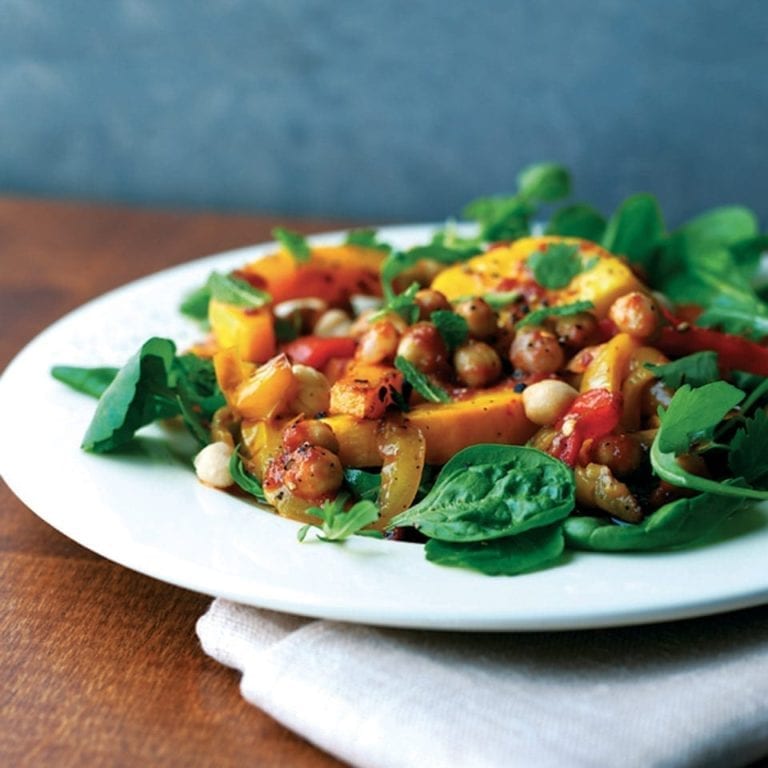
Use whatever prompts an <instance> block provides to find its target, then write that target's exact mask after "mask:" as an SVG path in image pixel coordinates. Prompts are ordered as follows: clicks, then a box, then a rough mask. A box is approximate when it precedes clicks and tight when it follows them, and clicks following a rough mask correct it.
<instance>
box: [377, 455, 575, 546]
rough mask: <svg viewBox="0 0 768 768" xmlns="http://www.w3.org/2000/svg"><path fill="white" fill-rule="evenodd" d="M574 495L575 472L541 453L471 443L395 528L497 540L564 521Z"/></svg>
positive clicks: (446, 538) (443, 538)
mask: <svg viewBox="0 0 768 768" xmlns="http://www.w3.org/2000/svg"><path fill="white" fill-rule="evenodd" d="M574 494H575V490H574V480H573V474H572V472H571V470H570V469H569V468H568V467H567V466H566V465H565V464H563V463H562V462H561V461H558V460H557V459H555V458H553V457H551V456H549V455H548V454H546V453H543V452H542V451H539V450H537V449H535V448H528V447H524V446H518V445H486V444H480V445H473V446H470V447H469V448H465V449H463V450H461V451H459V452H458V453H457V454H456V455H455V456H453V457H452V458H451V459H450V460H449V461H448V463H447V464H446V465H445V466H444V467H443V469H442V470H441V472H440V474H439V475H438V477H437V480H436V481H435V484H434V486H433V487H432V490H431V491H430V492H429V493H428V494H427V495H426V496H425V497H424V499H422V500H421V501H420V502H419V503H417V504H415V505H414V506H413V507H411V508H410V509H407V510H406V511H405V512H403V513H401V514H400V515H397V516H396V517H395V518H394V519H393V521H392V527H396V526H402V525H412V526H415V527H416V528H418V529H419V530H420V531H421V532H422V533H424V534H425V535H427V536H429V537H430V538H433V539H440V540H441V541H464V542H467V541H481V540H483V539H497V538H501V537H503V536H512V535H515V534H518V533H522V532H523V531H526V530H528V529H530V528H538V527H541V526H545V525H549V524H550V523H554V522H557V521H558V520H562V519H563V518H564V517H566V516H567V515H568V514H569V513H570V511H571V510H572V509H573V506H574Z"/></svg>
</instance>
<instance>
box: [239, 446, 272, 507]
mask: <svg viewBox="0 0 768 768" xmlns="http://www.w3.org/2000/svg"><path fill="white" fill-rule="evenodd" d="M229 474H230V475H232V479H233V480H234V481H235V483H236V485H237V486H238V487H239V488H242V490H244V491H245V492H246V493H248V494H250V495H251V496H253V497H254V498H255V499H256V501H259V502H261V503H262V504H267V503H269V502H268V501H267V497H266V496H265V495H264V488H263V486H262V485H261V483H260V482H259V480H258V478H256V477H254V476H253V475H252V474H251V473H250V472H248V471H247V470H246V468H245V465H244V464H243V457H242V456H241V455H240V453H239V452H238V450H237V449H235V450H234V451H233V452H232V456H231V457H230V459H229Z"/></svg>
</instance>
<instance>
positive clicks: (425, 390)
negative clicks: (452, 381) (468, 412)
mask: <svg viewBox="0 0 768 768" xmlns="http://www.w3.org/2000/svg"><path fill="white" fill-rule="evenodd" d="M395 367H396V368H397V369H398V370H399V371H400V372H401V373H402V374H403V376H405V380H406V381H407V382H408V383H409V384H410V385H411V386H412V387H413V388H414V389H415V390H416V391H417V392H418V393H419V394H420V395H421V396H422V397H423V398H424V399H425V400H427V401H429V402H430V403H450V402H451V396H450V395H449V394H448V393H447V392H446V391H445V390H444V389H443V388H442V387H441V386H439V385H437V384H435V383H434V382H432V381H430V379H429V378H428V377H427V376H425V375H424V374H423V373H422V372H421V371H420V370H419V369H418V368H416V366H415V365H413V363H411V362H409V361H408V360H406V359H405V358H404V357H402V356H400V355H398V356H397V357H396V358H395Z"/></svg>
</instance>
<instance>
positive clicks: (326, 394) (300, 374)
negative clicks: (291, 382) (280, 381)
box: [288, 363, 331, 415]
mask: <svg viewBox="0 0 768 768" xmlns="http://www.w3.org/2000/svg"><path fill="white" fill-rule="evenodd" d="M291 371H292V373H293V375H294V378H295V379H296V383H297V384H298V390H297V392H296V394H295V395H294V397H293V399H292V400H291V402H290V403H289V406H288V407H289V408H290V410H291V411H292V412H293V413H306V414H311V415H314V414H316V413H320V412H321V411H327V410H328V406H329V405H330V404H331V385H330V384H329V383H328V379H326V378H325V376H323V374H322V373H320V371H318V370H315V369H314V368H311V367H310V366H308V365H301V364H299V363H295V364H294V365H292V366H291Z"/></svg>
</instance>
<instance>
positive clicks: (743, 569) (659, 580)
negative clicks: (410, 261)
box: [0, 227, 768, 630]
mask: <svg viewBox="0 0 768 768" xmlns="http://www.w3.org/2000/svg"><path fill="white" fill-rule="evenodd" d="M382 234H383V237H384V238H385V239H386V240H388V241H390V242H394V243H395V244H397V245H400V246H407V245H409V244H413V243H415V242H423V241H424V240H425V239H426V238H427V237H428V235H429V229H428V228H425V227H399V228H392V229H388V230H386V231H384V232H383V233H382ZM338 238H339V235H328V236H322V237H319V238H316V239H314V242H334V241H337V240H338ZM268 249H269V246H259V247H253V248H245V249H241V250H238V251H232V252H229V253H225V254H221V255H219V256H212V257H209V258H207V259H202V260H199V261H196V262H193V263H190V264H188V265H184V266H181V267H177V268H174V269H170V270H167V271H164V272H160V273H158V274H156V275H153V276H151V277H147V278H144V279H142V280H139V281H137V282H134V283H131V284H130V285H127V286H125V287H123V288H121V289H118V290H116V291H113V292H111V293H109V294H107V295H105V296H102V297H101V298H99V299H96V300H95V301H92V302H90V303H89V304H87V305H85V306H83V307H81V308H80V309H78V310H76V311H75V312H72V313H71V314H69V315H67V316H66V317H65V318H63V319H62V320H60V321H58V322H57V323H55V324H54V325H52V326H51V327H50V328H48V329H47V330H46V331H45V332H44V333H42V334H41V335H40V336H38V337H37V338H36V339H35V340H34V341H33V342H32V343H31V344H29V346H27V347H26V348H25V349H24V350H23V351H22V352H21V353H20V354H19V355H18V357H17V358H16V359H15V360H14V361H13V362H12V363H11V365H10V366H9V367H8V369H7V371H6V373H5V375H4V376H3V378H2V380H1V381H0V402H2V403H3V406H4V409H5V413H4V415H3V429H2V437H3V439H2V445H1V449H0V466H1V467H2V470H3V473H4V476H5V479H6V481H7V483H8V484H9V485H10V487H11V488H12V489H13V490H14V491H15V493H16V494H17V495H18V496H19V497H20V498H21V499H22V500H23V501H24V502H25V503H26V504H27V505H28V506H29V507H30V508H31V509H32V510H34V511H35V512H36V513H37V514H38V515H39V516H40V517H42V518H43V519H44V520H46V521H47V522H48V523H50V524H51V525H52V526H54V527H55V528H57V529H58V530H60V531H61V532H62V533H64V534H66V535H67V536H69V537H71V538H72V539H74V540H75V541H78V542H80V543H81V544H83V545H84V546H86V547H88V548H89V549H92V550H93V551H95V552H98V553H99V554H101V555H104V556H105V557H108V558H110V559H111V560H114V561H116V562H118V563H122V564H123V565H126V566H128V567H130V568H133V569H135V570H137V571H140V572H142V573H146V574H148V575H150V576H154V577H156V578H159V579H162V580H163V581H167V582H170V583H172V584H178V585H180V586H183V587H188V588H190V589H194V590H197V591H200V592H203V593H206V594H209V595H219V596H223V597H227V598H231V599H233V600H238V601H241V602H243V603H248V604H252V605H257V606H262V607H266V608H273V609H277V610H280V611H286V612H291V613H297V614H302V615H307V616H318V617H324V618H330V619H340V620H343V621H353V622H361V623H370V624H380V625H389V626H399V627H421V628H429V629H459V630H550V629H573V628H586V627H600V626H612V625H621V624H633V623H644V622H651V621H661V620H666V619H676V618H684V617H690V616H697V615H703V614H709V613H717V612H720V611H725V610H729V609H735V608H741V607H746V606H751V605H757V604H760V603H763V602H766V601H768V568H766V567H765V562H766V553H768V505H766V504H763V505H762V507H761V508H760V509H759V510H756V511H755V512H753V513H750V514H748V515H744V516H742V517H741V518H740V520H739V521H738V522H736V523H733V524H732V525H731V526H730V528H729V529H728V530H727V531H725V532H724V535H722V536H721V537H720V539H719V540H718V541H717V542H714V543H711V544H709V545H707V546H700V547H697V548H694V549H690V550H687V551H682V552H672V553H649V554H616V555H601V554H591V553H574V554H571V555H569V556H568V558H567V559H566V560H565V561H564V562H563V563H562V565H559V566H558V567H554V568H549V569H546V570H542V571H539V572H536V573H532V574H528V575H523V576H515V577H511V578H508V577H496V578H491V577H488V576H483V575H480V574H475V573H472V572H470V571H463V570H460V569H453V568H445V567H438V566H435V565H432V564H430V563H428V562H426V560H425V559H424V555H423V549H422V547H421V546H420V545H416V544H404V543H395V542H387V541H379V540H373V539H364V538H355V539H354V540H350V541H348V542H347V543H346V544H344V545H330V544H323V543H320V542H316V541H312V542H310V543H304V544H299V543H298V542H297V541H296V530H297V527H298V526H297V524H295V523H293V522H291V521H288V520H283V519H280V518H278V517H276V516H275V515H274V514H272V513H270V512H267V511H264V510H262V509H259V508H258V507H256V506H254V505H251V504H249V503H247V502H244V501H242V500H239V499H236V498H233V497H230V496H228V495H226V494H225V493H222V492H218V491H214V490H210V489H208V488H205V487H203V486H201V485H200V484H199V483H198V482H197V481H196V480H195V477H194V474H193V471H192V469H191V466H190V465H189V463H188V460H187V457H188V455H189V450H190V446H189V444H188V443H187V442H186V441H185V440H183V439H179V440H173V441H171V443H170V444H169V443H168V441H167V439H166V438H167V435H164V434H163V433H162V432H160V431H159V430H156V429H155V428H148V429H147V430H146V431H145V432H142V437H141V438H140V439H139V440H137V444H136V448H135V449H134V450H132V451H131V452H130V453H129V454H127V455H121V456H93V455H89V454H86V453H84V452H82V451H81V450H80V448H79V444H80V440H81V437H82V435H83V434H84V432H85V429H86V426H87V425H88V422H89V420H90V417H91V414H92V413H93V409H94V401H93V400H91V399H90V398H88V397H86V396H84V395H80V394H78V393H76V392H73V391H70V390H69V389H68V388H67V387H65V386H64V385H62V384H60V383H58V382H56V381H54V380H53V379H52V378H51V377H50V376H49V369H50V367H51V366H52V365H54V364H72V365H121V364H122V363H123V362H124V361H125V360H126V358H127V357H128V356H129V355H131V354H132V353H133V352H134V351H135V350H136V349H138V347H139V346H140V344H141V343H142V342H143V341H144V340H146V339H147V338H148V337H150V336H153V335H157V336H166V337H170V338H173V339H175V340H176V341H177V343H178V344H179V346H180V347H181V348H183V347H184V346H185V345H186V344H189V343H190V342H192V341H193V340H194V339H195V338H196V337H197V335H198V331H197V328H196V327H195V326H194V324H192V323H190V322H188V321H187V320H185V319H184V318H182V317H181V316H180V315H179V314H178V312H177V309H176V307H177V305H178V302H179V299H180V298H181V297H182V296H183V295H184V294H185V293H186V292H187V291H188V290H190V289H192V288H194V287H196V286H198V285H199V284H201V283H202V282H203V281H204V280H205V278H206V277H207V276H208V274H209V273H210V272H211V271H212V270H213V269H218V270H226V269H231V268H233V267H235V266H238V265H240V264H242V263H243V262H245V261H247V260H250V259H253V258H256V257H257V256H259V255H260V254H263V253H264V252H265V250H268ZM738 529H740V530H738Z"/></svg>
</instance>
